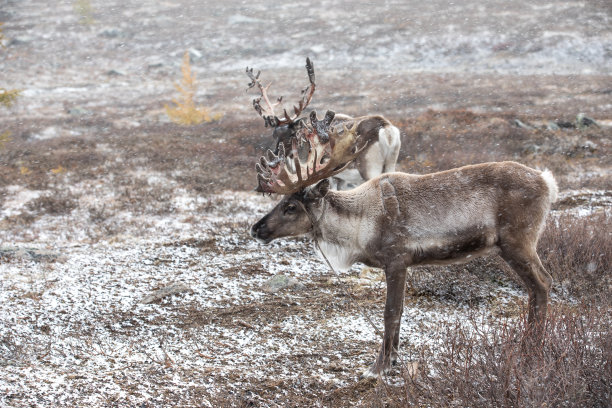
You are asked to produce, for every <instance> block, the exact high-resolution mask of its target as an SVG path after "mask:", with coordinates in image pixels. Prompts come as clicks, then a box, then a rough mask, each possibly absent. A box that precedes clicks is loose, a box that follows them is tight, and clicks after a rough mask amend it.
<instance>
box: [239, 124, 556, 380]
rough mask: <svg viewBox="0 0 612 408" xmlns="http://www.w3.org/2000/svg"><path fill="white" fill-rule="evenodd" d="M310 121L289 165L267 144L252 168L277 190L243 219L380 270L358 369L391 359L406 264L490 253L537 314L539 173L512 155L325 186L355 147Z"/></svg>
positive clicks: (257, 232)
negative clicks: (380, 315) (374, 335)
mask: <svg viewBox="0 0 612 408" xmlns="http://www.w3.org/2000/svg"><path fill="white" fill-rule="evenodd" d="M316 129H317V128H316V126H315V125H314V124H313V126H311V127H305V128H304V130H303V131H301V132H300V133H299V134H298V135H297V136H298V137H299V138H303V139H306V140H307V142H308V145H309V146H310V149H309V154H308V156H307V157H306V158H305V159H304V160H302V159H301V158H298V157H295V158H294V166H292V167H293V168H294V170H292V169H290V168H289V167H287V166H286V160H285V159H284V158H283V155H284V149H280V152H279V155H274V154H272V153H271V152H269V153H268V157H267V158H264V157H262V159H261V161H260V163H259V164H258V165H257V166H256V167H257V171H258V182H259V189H260V191H264V192H269V193H279V194H284V195H285V197H284V198H283V199H282V200H281V201H280V202H279V203H278V204H277V205H276V207H274V209H273V210H272V211H270V212H269V213H268V214H267V215H266V216H265V217H263V218H262V219H261V220H259V221H258V222H257V223H256V224H255V225H253V227H252V228H251V235H252V236H253V237H254V238H256V239H258V240H259V241H261V242H263V243H268V242H270V241H272V240H274V239H276V238H281V237H288V236H297V235H302V234H309V235H310V236H311V237H312V239H314V240H316V242H317V243H318V245H317V247H318V248H319V251H320V252H322V253H323V254H324V255H325V258H326V259H329V261H330V262H331V264H332V265H333V266H334V268H337V269H347V268H349V267H350V266H351V265H352V264H353V263H355V262H362V263H364V264H366V265H368V266H372V267H380V268H384V271H385V277H386V283H387V298H386V303H385V311H384V338H383V342H382V346H381V348H380V353H379V355H378V358H377V359H376V361H375V362H374V364H373V365H372V366H371V367H370V368H369V370H368V371H366V372H365V373H364V375H367V376H376V375H380V374H381V373H383V372H385V371H386V370H388V369H389V368H390V365H391V363H393V362H395V360H396V358H397V350H398V345H399V334H400V322H401V317H402V311H403V301H404V291H405V289H404V286H405V281H406V270H407V268H408V267H409V266H411V265H422V264H449V263H456V262H464V261H469V260H470V259H473V258H474V257H476V256H480V255H485V254H488V253H498V254H500V255H501V257H502V258H503V259H504V260H505V261H506V262H507V263H508V264H509V265H510V266H511V267H512V268H513V269H514V270H515V271H516V273H517V274H518V275H519V276H520V277H521V279H522V281H523V282H524V284H525V286H526V288H527V291H528V294H529V300H528V313H529V314H528V319H529V322H530V323H532V324H533V323H541V322H543V321H544V319H545V316H546V308H547V303H548V294H549V290H550V286H551V283H552V279H551V277H550V275H549V274H548V272H547V271H546V270H545V269H544V267H543V266H542V263H541V262H540V259H539V258H538V255H537V253H536V246H537V241H538V237H539V236H540V233H541V232H542V229H543V227H544V222H545V219H546V215H547V213H548V211H549V209H550V206H551V203H552V202H554V200H555V199H556V194H557V186H556V183H555V180H554V178H553V176H552V174H551V173H550V172H549V171H544V172H541V171H538V170H534V169H531V168H529V167H526V166H524V165H521V164H519V163H515V162H497V163H483V164H477V165H470V166H465V167H461V168H457V169H453V170H447V171H442V172H439V173H433V174H427V175H413V174H405V173H390V174H383V175H381V176H379V177H376V178H374V179H371V180H369V181H368V182H366V183H364V184H362V185H360V186H359V187H357V188H355V189H353V190H349V191H333V190H331V189H330V188H329V181H328V180H327V177H330V176H331V175H333V174H335V173H336V172H338V171H341V170H342V169H343V168H344V166H345V165H346V163H347V162H348V161H350V160H353V159H354V158H355V157H357V156H358V155H359V154H360V153H361V152H362V151H363V149H364V147H363V145H362V144H360V140H359V137H358V136H357V135H356V132H355V127H353V128H351V129H346V128H345V129H342V130H340V129H336V128H332V129H329V130H328V131H327V135H328V136H329V137H320V136H319V134H318V132H317V130H316ZM297 143H298V142H297V141H296V140H295V139H294V141H293V145H294V146H295V145H296V144H297ZM315 183H317V184H315Z"/></svg>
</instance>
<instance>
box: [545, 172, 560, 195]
mask: <svg viewBox="0 0 612 408" xmlns="http://www.w3.org/2000/svg"><path fill="white" fill-rule="evenodd" d="M542 178H543V179H544V181H545V182H546V185H547V186H548V197H549V198H550V202H551V203H554V202H555V201H557V194H558V193H559V188H558V187H557V182H556V181H555V177H554V176H553V174H552V172H551V171H550V170H544V171H543V172H542Z"/></svg>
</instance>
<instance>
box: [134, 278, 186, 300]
mask: <svg viewBox="0 0 612 408" xmlns="http://www.w3.org/2000/svg"><path fill="white" fill-rule="evenodd" d="M192 292H193V290H192V289H191V288H190V287H189V286H187V285H185V284H184V283H180V282H179V283H173V284H171V285H169V286H166V287H165V288H161V289H158V290H156V291H155V292H153V293H151V294H150V295H149V296H145V297H144V298H143V299H142V300H141V301H140V303H144V304H146V305H148V304H151V303H156V302H159V301H161V300H162V299H164V298H166V297H168V296H173V295H178V294H180V293H192Z"/></svg>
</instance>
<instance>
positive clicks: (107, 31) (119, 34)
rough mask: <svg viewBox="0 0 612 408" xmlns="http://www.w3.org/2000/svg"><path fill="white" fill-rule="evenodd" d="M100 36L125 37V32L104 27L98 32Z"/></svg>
mask: <svg viewBox="0 0 612 408" xmlns="http://www.w3.org/2000/svg"><path fill="white" fill-rule="evenodd" d="M98 35H99V36H100V37H104V38H120V37H125V36H126V35H125V33H124V32H123V31H121V30H119V29H118V28H106V29H104V30H102V31H100V32H99V33H98Z"/></svg>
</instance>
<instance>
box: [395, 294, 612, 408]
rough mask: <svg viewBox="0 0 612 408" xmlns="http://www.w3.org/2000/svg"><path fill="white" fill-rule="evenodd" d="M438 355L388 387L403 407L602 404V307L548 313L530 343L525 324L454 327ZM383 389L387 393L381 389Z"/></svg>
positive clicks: (608, 351)
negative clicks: (402, 382) (402, 383)
mask: <svg viewBox="0 0 612 408" xmlns="http://www.w3.org/2000/svg"><path fill="white" fill-rule="evenodd" d="M446 338H447V341H446V342H445V344H444V345H443V346H442V350H441V351H440V352H439V354H437V355H435V356H432V355H428V356H426V355H422V356H421V357H420V361H419V367H420V371H419V373H418V374H417V375H416V376H409V375H407V374H404V378H405V380H406V385H405V386H404V387H400V388H401V391H400V389H397V388H396V389H393V390H392V392H393V393H395V399H396V401H398V402H400V403H401V404H402V405H404V406H436V407H448V406H462V407H466V406H487V407H544V406H546V407H578V406H580V407H608V406H610V403H612V328H611V327H610V317H609V316H608V314H607V312H606V310H605V309H596V308H589V307H587V306H580V307H577V308H574V309H571V308H567V307H556V308H553V309H552V311H551V313H550V315H549V319H548V321H547V324H546V328H545V330H544V335H543V336H542V337H541V338H540V339H538V340H535V339H534V336H533V333H531V332H530V329H529V327H528V325H527V324H526V321H525V320H524V319H523V320H519V321H518V322H516V323H515V322H511V321H507V322H505V323H504V324H502V325H500V326H490V327H488V328H483V327H479V324H477V323H475V322H473V323H472V326H471V327H467V328H466V327H464V326H460V325H457V326H456V327H451V328H449V329H448V330H447V333H446ZM387 390H389V388H387Z"/></svg>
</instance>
